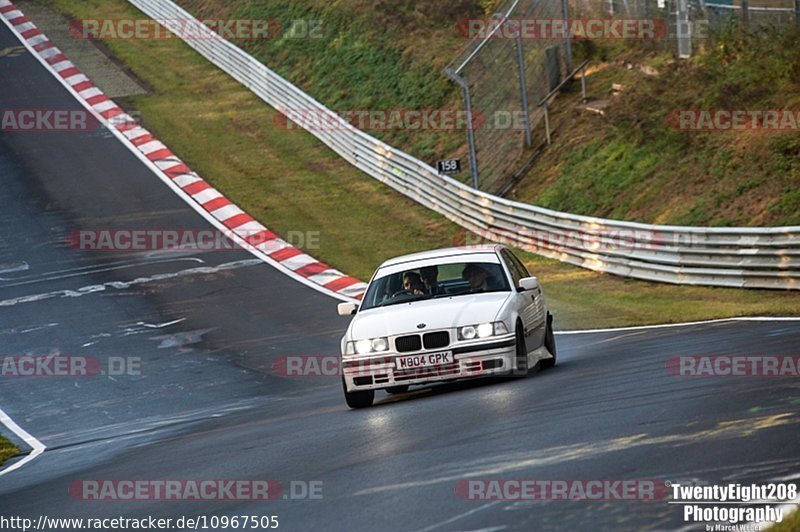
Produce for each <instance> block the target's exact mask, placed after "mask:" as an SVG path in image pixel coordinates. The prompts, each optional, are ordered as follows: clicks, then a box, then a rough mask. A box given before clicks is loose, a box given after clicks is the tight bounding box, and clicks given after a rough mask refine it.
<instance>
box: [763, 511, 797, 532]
mask: <svg viewBox="0 0 800 532" xmlns="http://www.w3.org/2000/svg"><path fill="white" fill-rule="evenodd" d="M798 530H800V510H795V511H794V512H792V513H791V514H789V515H788V516H787V515H784V516H783V521H781V522H780V523H777V524H775V525H773V526H771V527H770V528H769V532H797V531H798Z"/></svg>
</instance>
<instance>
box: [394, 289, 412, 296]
mask: <svg viewBox="0 0 800 532" xmlns="http://www.w3.org/2000/svg"><path fill="white" fill-rule="evenodd" d="M404 295H405V296H413V295H414V292H412V291H411V290H405V289H403V290H398V291H397V292H395V293H394V294H392V297H397V296H404Z"/></svg>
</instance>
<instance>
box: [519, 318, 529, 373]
mask: <svg viewBox="0 0 800 532" xmlns="http://www.w3.org/2000/svg"><path fill="white" fill-rule="evenodd" d="M516 335H517V370H516V375H517V376H518V377H525V376H526V375H528V373H529V372H530V368H529V367H528V347H527V346H526V345H525V333H524V332H523V330H522V324H518V325H517V332H516Z"/></svg>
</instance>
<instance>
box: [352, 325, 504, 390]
mask: <svg viewBox="0 0 800 532" xmlns="http://www.w3.org/2000/svg"><path fill="white" fill-rule="evenodd" d="M443 351H452V352H453V360H454V361H453V362H452V363H450V364H444V365H440V366H433V367H427V368H416V369H397V368H396V367H395V360H396V359H397V358H398V357H405V356H409V355H420V354H421V355H424V354H429V353H437V352H443ZM515 368H516V339H515V338H514V335H513V334H511V335H507V336H501V337H497V336H496V337H492V338H491V339H487V340H482V341H480V342H473V343H465V342H460V343H458V344H453V345H451V346H449V347H447V348H444V349H435V350H425V351H420V352H418V353H381V354H379V355H377V354H376V355H370V356H366V357H364V356H351V357H344V358H343V359H342V374H343V375H344V382H345V386H346V387H347V391H348V392H353V391H357V390H380V389H382V388H390V387H393V386H404V385H419V384H428V383H432V382H443V381H450V380H457V379H466V378H474V377H486V376H489V375H497V374H502V373H508V372H510V371H512V370H514V369H515Z"/></svg>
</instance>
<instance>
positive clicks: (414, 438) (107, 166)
mask: <svg viewBox="0 0 800 532" xmlns="http://www.w3.org/2000/svg"><path fill="white" fill-rule="evenodd" d="M18 45H19V42H18V41H17V40H16V39H15V37H14V36H13V35H12V34H11V32H10V31H9V30H8V29H7V28H6V27H5V26H4V25H0V49H4V48H7V47H11V46H18ZM0 109H59V110H68V109H81V107H80V105H79V104H78V103H77V102H76V101H75V100H74V99H73V98H72V96H70V94H69V93H68V92H67V91H66V90H65V89H64V88H63V87H62V86H61V85H60V84H59V83H58V82H57V81H56V80H55V79H54V78H53V77H52V76H51V74H50V73H48V72H47V71H46V70H45V69H44V68H43V67H42V66H41V65H40V64H39V63H38V61H36V60H35V59H34V58H33V57H32V56H31V55H30V54H28V53H24V54H21V55H18V56H15V57H4V58H0ZM0 180H2V181H1V185H0V205H2V210H1V211H0V227H1V228H2V229H1V230H0V346H2V349H0V351H2V354H4V355H24V354H34V355H47V354H52V353H59V354H62V355H73V356H77V355H82V356H86V357H96V358H97V359H99V360H100V361H101V363H102V364H105V361H106V360H108V359H109V358H114V357H117V358H114V359H118V358H119V357H122V358H123V359H125V360H135V359H141V375H118V376H112V375H98V376H95V377H90V378H87V377H71V378H58V377H53V378H3V380H0V409H2V410H4V411H5V412H6V413H7V414H8V415H9V416H10V417H11V418H13V419H14V420H15V421H16V422H17V423H18V424H20V425H21V426H22V427H24V429H25V430H27V431H28V432H30V433H31V434H32V435H34V436H35V437H36V438H38V439H39V440H41V441H42V442H43V443H44V444H45V445H46V446H47V451H46V452H45V453H44V454H43V455H42V456H40V457H38V458H37V459H35V460H33V461H32V462H30V463H28V464H26V465H25V466H24V467H22V468H21V469H18V470H16V471H13V472H11V473H9V474H7V475H4V476H0V515H4V516H23V517H30V518H32V519H38V517H39V516H41V515H47V516H48V517H95V518H103V517H119V516H123V517H145V516H155V517H172V518H178V517H181V516H189V517H196V516H198V515H206V516H212V515H216V516H223V515H225V516H233V515H257V516H263V515H277V516H278V517H279V521H280V529H284V530H312V529H320V530H344V529H349V530H639V529H657V530H665V529H666V530H672V529H680V528H682V527H684V526H685V523H684V520H683V516H682V512H681V509H680V507H678V506H675V505H670V504H667V501H666V500H655V501H638V500H634V501H620V500H607V501H591V502H589V501H549V502H542V501H524V502H520V501H497V500H488V501H487V500H464V499H462V498H461V497H459V496H458V495H457V494H456V486H457V485H458V483H459V481H461V480H464V479H468V478H474V479H551V480H558V479H564V480H570V479H572V480H575V479H580V480H588V479H608V480H625V479H654V480H657V481H659V482H663V481H666V480H670V481H696V482H706V483H709V484H715V483H722V482H726V483H727V482H741V483H758V484H763V483H767V482H770V481H774V480H778V479H786V478H795V479H796V478H798V472H800V453H799V452H798V451H800V406H799V405H800V381H799V380H798V378H796V377H795V378H791V377H784V378H763V377H762V378H755V377H749V378H699V377H694V378H692V377H678V376H673V375H670V374H669V373H668V371H667V369H666V362H667V360H668V359H669V358H670V357H674V356H680V355H727V354H762V355H763V354H778V355H797V354H798V352H797V349H798V346H800V323H793V322H778V321H776V322H754V323H745V324H743V323H716V324H706V325H692V326H685V327H678V328H669V329H651V330H639V331H626V332H602V333H592V334H582V335H569V336H559V338H558V348H559V365H558V366H557V367H556V368H555V369H553V370H549V371H546V372H542V373H540V374H538V375H535V376H531V377H529V378H526V379H501V380H493V381H488V382H484V381H481V382H470V383H457V384H454V385H447V386H439V387H436V388H433V389H429V390H420V391H416V392H412V393H409V394H405V395H402V396H396V397H390V396H388V395H386V394H382V393H381V394H379V395H378V401H377V405H376V406H375V407H373V408H371V409H367V410H360V411H351V410H348V409H347V408H346V406H345V404H344V400H343V397H342V393H341V386H340V382H339V380H338V378H336V377H281V376H278V375H275V372H274V370H273V363H274V362H275V361H276V360H278V359H279V357H281V356H284V355H335V354H337V353H338V341H339V338H340V337H341V334H342V333H343V331H344V329H345V327H346V325H347V320H346V319H344V318H339V317H338V316H336V304H337V301H336V300H334V299H332V298H329V297H326V296H324V295H322V294H320V293H319V292H317V291H315V290H312V289H310V288H308V287H306V286H304V285H302V284H300V283H298V282H296V281H294V280H291V279H289V278H288V277H286V276H285V275H283V274H282V273H280V272H278V271H277V270H275V269H273V268H272V267H270V266H268V265H266V264H263V263H261V262H260V261H258V260H257V259H256V258H255V257H253V256H252V255H250V254H249V253H247V252H245V251H242V250H235V249H231V250H218V251H213V252H206V253H200V254H197V253H195V254H179V253H176V252H172V253H147V252H139V253H124V252H115V253H112V252H87V251H81V250H77V249H74V246H70V245H69V243H68V241H67V235H68V234H69V232H70V231H73V230H77V229H105V228H140V229H174V228H181V229H209V228H210V226H209V225H208V224H207V222H206V221H205V220H203V219H202V218H201V217H200V216H199V215H198V214H196V213H195V212H194V211H193V210H192V209H191V208H190V207H189V206H187V205H186V203H184V202H183V201H182V200H181V199H180V198H178V197H177V196H176V195H175V194H174V193H173V192H172V191H170V190H169V189H168V188H167V187H166V186H164V185H163V183H161V182H160V181H159V180H158V178H157V177H156V176H155V175H153V174H152V172H151V171H150V170H149V169H148V168H146V167H145V166H144V165H143V164H142V163H141V162H140V161H139V160H138V159H136V157H134V156H133V155H132V154H131V153H130V152H129V151H128V149H127V148H125V147H124V146H123V145H122V144H121V143H120V142H119V141H118V140H116V139H115V138H114V137H113V136H112V135H111V134H109V133H108V132H107V131H104V130H96V131H92V132H25V133H21V132H20V133H10V132H0ZM266 222H267V224H268V223H269V221H268V220H266ZM545 289H546V286H545ZM556 318H557V317H556ZM131 357H134V358H131ZM5 433H6V434H7V431H5ZM82 479H83V480H86V479H117V480H121V479H139V480H142V479H149V480H158V479H165V480H187V479H197V480H199V479H273V480H277V481H279V482H280V483H281V485H282V487H283V493H284V494H285V495H294V496H295V500H291V499H292V497H289V498H287V499H284V498H283V496H281V497H279V498H278V499H277V500H271V501H258V502H248V501H216V502H214V501H211V502H209V501H204V502H197V501H154V500H137V501H86V500H78V499H76V498H75V497H73V496H72V495H71V494H70V492H69V491H68V489H69V486H70V485H71V484H72V483H74V482H76V481H79V480H82ZM293 481H294V482H295V484H292V482H293ZM299 482H305V483H314V484H313V485H315V486H321V487H322V488H321V490H322V492H321V498H314V499H309V498H307V497H306V498H304V497H303V493H302V489H299V488H298V489H297V490H296V492H295V493H292V492H291V486H303V484H300V483H299ZM320 482H321V484H317V483H320ZM694 529H697V530H700V529H702V528H701V525H696V527H695V528H694Z"/></svg>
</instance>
